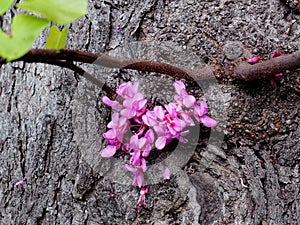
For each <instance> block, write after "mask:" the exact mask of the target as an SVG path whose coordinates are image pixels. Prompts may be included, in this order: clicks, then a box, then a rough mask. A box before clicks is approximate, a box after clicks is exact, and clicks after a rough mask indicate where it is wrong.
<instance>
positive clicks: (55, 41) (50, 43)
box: [46, 26, 68, 51]
mask: <svg viewBox="0 0 300 225" xmlns="http://www.w3.org/2000/svg"><path fill="white" fill-rule="evenodd" d="M67 36H68V27H66V28H65V29H63V30H62V31H60V30H59V29H58V27H57V26H52V27H51V28H50V31H49V35H48V39H47V42H46V48H47V49H56V50H58V51H59V50H60V49H62V48H65V47H66V43H67Z"/></svg>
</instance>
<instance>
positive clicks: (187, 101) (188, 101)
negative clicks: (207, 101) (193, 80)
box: [183, 95, 196, 108]
mask: <svg viewBox="0 0 300 225" xmlns="http://www.w3.org/2000/svg"><path fill="white" fill-rule="evenodd" d="M195 103H196V99H195V97H194V96H193V95H187V96H185V97H184V99H183V105H184V106H185V107H187V108H191V107H192V106H193V105H195Z"/></svg>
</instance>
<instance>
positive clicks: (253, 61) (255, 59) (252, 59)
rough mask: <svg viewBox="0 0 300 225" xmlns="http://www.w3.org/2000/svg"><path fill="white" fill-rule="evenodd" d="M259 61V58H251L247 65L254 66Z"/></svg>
mask: <svg viewBox="0 0 300 225" xmlns="http://www.w3.org/2000/svg"><path fill="white" fill-rule="evenodd" d="M260 60H261V58H259V57H253V58H251V59H248V63H250V64H255V63H258V62H259V61H260Z"/></svg>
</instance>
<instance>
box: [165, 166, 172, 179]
mask: <svg viewBox="0 0 300 225" xmlns="http://www.w3.org/2000/svg"><path fill="white" fill-rule="evenodd" d="M170 176H171V171H170V169H169V168H168V167H165V168H164V171H163V177H164V180H170Z"/></svg>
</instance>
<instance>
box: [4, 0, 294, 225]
mask: <svg viewBox="0 0 300 225" xmlns="http://www.w3.org/2000/svg"><path fill="white" fill-rule="evenodd" d="M12 15H13V13H12V12H8V13H7V14H5V15H4V16H3V17H2V18H1V22H2V23H1V24H2V27H4V28H6V29H7V28H8V27H9V20H10V18H11V16H12ZM293 19H295V20H296V22H295V23H294V24H293V25H292V28H291V32H290V34H289V35H287V34H285V31H286V30H287V29H288V27H289V26H290V24H291V21H292V20H293ZM299 19H300V16H299V14H297V13H293V11H291V9H290V8H288V6H287V5H284V3H283V2H281V1H279V0H268V1H267V0H263V1H259V0H252V1H231V0H220V1H209V0H203V1H195V0H185V1H183V0H182V1H179V0H176V1H173V0H172V1H169V0H164V1H163V0H146V1H143V2H141V1H137V0H128V1H110V0H109V1H100V0H96V1H90V3H89V13H88V15H87V16H86V17H85V18H82V19H80V20H79V21H77V22H76V23H74V24H73V25H72V26H71V29H70V35H69V44H68V47H69V48H72V49H80V50H87V51H92V52H108V53H111V54H114V55H116V54H117V55H118V54H123V56H136V57H139V54H140V52H135V53H134V54H133V55H132V53H130V52H129V51H127V50H126V46H127V45H129V44H128V43H131V42H133V41H139V42H142V41H146V40H147V41H154V40H156V41H157V42H156V43H163V42H164V41H171V43H173V44H172V47H174V49H175V46H179V47H182V49H190V50H191V52H192V53H194V54H195V55H197V56H198V57H199V61H201V62H202V65H203V62H205V63H207V64H209V65H217V66H213V67H212V70H213V71H216V73H215V75H216V77H217V78H218V81H219V83H220V88H219V87H218V88H217V89H216V87H215V86H219V85H216V83H214V84H208V86H207V89H205V90H202V91H201V92H199V90H198V89H199V87H197V86H195V84H192V83H191V84H189V88H190V89H191V91H193V92H194V93H195V94H198V95H199V96H200V94H201V93H204V94H205V93H207V92H210V94H209V95H208V96H210V98H209V101H208V103H209V104H210V106H211V107H212V113H213V114H214V115H215V116H216V118H217V119H218V120H219V121H220V126H219V127H218V128H217V129H215V131H213V132H215V133H213V132H212V133H211V134H217V133H219V134H218V135H215V137H218V138H217V139H216V140H210V141H209V142H208V139H209V137H208V136H204V137H203V138H202V139H200V141H199V142H200V143H199V145H198V146H197V147H194V152H193V155H192V157H191V159H190V160H189V161H188V162H187V163H185V165H177V166H180V167H182V170H178V171H177V172H176V173H174V175H173V176H172V179H171V180H170V181H165V182H159V183H155V184H153V185H149V187H150V193H149V194H148V195H147V204H146V206H145V207H142V208H141V209H140V210H139V212H137V211H136V202H137V199H138V190H137V189H136V188H134V187H132V186H131V185H130V183H131V181H130V179H129V180H126V177H125V176H124V178H123V180H122V178H118V179H117V181H118V182H116V179H111V178H112V177H114V178H115V177H117V176H116V174H117V173H120V174H121V175H122V171H123V168H122V167H119V168H116V167H113V168H112V167H111V165H112V164H110V163H109V162H110V161H109V160H106V159H101V158H100V156H99V150H100V149H102V148H103V147H104V146H105V142H104V141H103V140H102V136H101V134H102V133H103V132H105V130H106V124H107V121H108V120H109V119H110V118H109V117H110V112H109V110H108V109H107V108H106V107H104V106H103V105H101V104H100V103H99V101H98V99H99V98H100V97H101V96H102V95H103V93H102V92H101V90H100V88H99V87H98V86H95V85H93V84H92V83H91V82H89V81H87V80H84V79H81V80H80V81H79V82H77V81H76V79H75V78H74V76H73V73H71V72H70V71H67V70H64V69H61V68H59V67H55V66H49V65H42V64H26V65H24V64H23V63H13V64H8V65H4V66H2V68H1V73H0V95H1V98H0V106H1V108H0V121H1V132H0V146H1V148H0V224H28V225H29V224H51V225H52V224H65V225H67V224H72V225H76V224H78V225H79V224H89V225H91V224H264V225H270V224H274V225H275V224H276V225H281V224H282V225H285V224H295V225H297V224H300V193H299V187H300V180H299V174H300V169H299V166H300V142H299V140H300V126H299V123H300V117H299V107H300V104H299V92H300V87H299V85H300V80H299V73H298V72H294V73H291V72H287V73H286V75H285V76H284V77H283V78H282V79H281V80H280V81H277V82H276V83H275V84H271V83H270V82H269V81H266V82H259V83H257V82H254V83H248V84H245V83H234V82H231V79H230V77H227V75H226V74H225V73H224V71H225V69H226V68H227V67H226V66H227V65H228V63H229V62H230V63H231V64H232V63H234V62H235V61H238V60H244V59H245V58H243V57H250V56H252V55H258V56H260V57H265V58H268V57H269V55H270V53H271V52H273V51H281V52H283V53H284V52H286V53H291V52H293V51H296V50H299V49H298V48H299V34H300V29H299V28H300V23H299ZM118 25H120V27H121V29H120V31H118V30H116V29H115V27H117V26H118ZM44 41H45V39H43V37H41V38H40V39H39V41H38V42H37V43H36V46H38V47H43V46H44ZM120 45H123V46H124V45H125V47H123V48H122V49H123V50H118V47H119V46H120ZM168 46H170V45H168ZM16 47H17V46H16ZM155 47H156V48H159V46H155ZM136 49H138V48H136ZM148 51H149V52H151V51H150V50H148ZM167 51H168V52H169V53H170V54H172V50H170V49H167ZM182 51H183V50H182ZM144 56H145V54H144ZM149 57H151V55H149ZM179 60H182V61H184V60H185V59H179ZM178 63H180V62H178ZM183 64H184V63H183ZM86 69H88V70H89V72H91V73H94V74H95V73H98V76H101V78H103V79H104V78H105V79H106V81H107V83H108V84H109V85H111V87H113V88H115V87H116V86H117V85H118V84H120V83H121V82H123V81H126V80H137V79H141V78H143V79H145V80H146V82H144V83H143V87H144V88H145V89H147V90H152V93H150V94H155V92H156V91H153V90H156V89H155V88H156V87H157V84H158V83H157V80H154V81H155V82H156V83H153V82H152V83H151V79H150V78H147V76H146V75H145V74H139V73H137V72H133V71H122V70H121V71H119V70H110V71H109V73H107V72H106V71H105V70H103V69H99V68H97V69H95V68H93V67H89V66H87V67H86ZM99 74H100V75H99ZM147 79H148V81H147ZM147 85H148V86H147ZM163 88H165V87H163ZM158 89H159V88H158ZM215 90H222V91H223V92H224V93H222V95H221V96H222V97H221V98H223V99H222V101H223V102H224V104H225V105H224V106H226V110H225V111H226V112H227V116H226V115H225V116H226V117H225V116H224V117H223V118H220V117H221V116H219V117H218V110H222V109H223V108H224V106H222V107H223V108H222V107H220V106H219V105H220V99H219V98H216V97H215V98H214V96H219V95H214V94H213V93H214V91H215ZM150 92H151V91H150ZM163 96H164V97H166V96H165V95H164V93H163ZM160 98H162V97H159V96H158V99H160ZM163 100H164V99H163ZM218 106H219V107H218ZM201 132H202V131H201ZM222 132H224V133H225V137H224V138H223V136H222ZM203 135H207V131H203ZM207 143H208V144H207ZM174 164H176V161H174ZM175 166H176V165H175ZM112 174H113V175H114V176H112ZM23 177H27V182H26V184H25V185H24V186H22V187H20V188H19V189H18V190H17V189H16V188H15V186H14V184H15V183H16V182H17V181H19V180H20V179H22V178H23ZM123 181H124V182H123ZM125 181H126V182H127V181H128V183H126V182H125Z"/></svg>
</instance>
